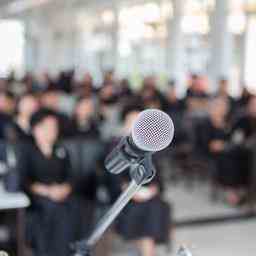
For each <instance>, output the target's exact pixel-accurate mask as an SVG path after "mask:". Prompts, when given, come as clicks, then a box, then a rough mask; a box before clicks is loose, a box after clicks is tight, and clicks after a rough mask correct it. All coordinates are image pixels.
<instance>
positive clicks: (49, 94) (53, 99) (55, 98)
mask: <svg viewBox="0 0 256 256" xmlns="http://www.w3.org/2000/svg"><path fill="white" fill-rule="evenodd" d="M59 96H60V93H59V91H57V90H48V91H45V92H44V93H43V94H42V96H41V105H42V107H44V108H48V109H51V110H54V111H58V108H59V100H60V97H59Z"/></svg>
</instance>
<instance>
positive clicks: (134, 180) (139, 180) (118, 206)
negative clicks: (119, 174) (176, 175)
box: [72, 154, 156, 256]
mask: <svg viewBox="0 0 256 256" xmlns="http://www.w3.org/2000/svg"><path fill="white" fill-rule="evenodd" d="M155 173H156V171H155V168H154V166H153V163H152V155H151V154H148V155H146V156H145V157H144V158H143V159H142V161H140V162H139V163H131V165H130V177H131V182H130V184H129V186H128V187H127V189H126V190H125V191H124V192H123V193H122V194H121V195H120V196H119V198H118V199H117V201H116V202H115V203H114V204H113V206H112V207H111V208H110V209H109V210H108V211H107V213H106V214H105V215H104V216H103V217H102V219H100V221H99V222H98V224H97V225H96V227H95V230H94V231H93V232H92V234H91V235H90V236H89V238H88V239H83V240H81V241H78V242H76V243H75V244H73V245H72V249H73V250H74V251H75V254H74V256H91V250H92V248H93V247H94V246H95V245H96V243H97V242H98V241H99V240H100V238H101V237H102V235H103V234H104V232H105V231H106V230H107V228H108V227H109V226H110V225H111V224H112V222H113V221H114V220H115V219H116V217H117V216H118V215H119V213H120V212H121V211H122V210H123V208H124V207H125V206H126V205H127V204H128V202H129V201H130V200H131V199H132V198H133V196H134V195H135V194H136V192H137V191H138V190H139V189H140V188H141V186H142V185H144V184H146V183H149V182H150V181H151V180H152V179H153V178H154V176H155Z"/></svg>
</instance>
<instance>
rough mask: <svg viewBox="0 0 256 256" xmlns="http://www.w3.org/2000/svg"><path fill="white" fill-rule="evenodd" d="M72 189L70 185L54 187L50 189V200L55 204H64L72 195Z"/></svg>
mask: <svg viewBox="0 0 256 256" xmlns="http://www.w3.org/2000/svg"><path fill="white" fill-rule="evenodd" d="M71 191H72V189H71V186H70V185H69V184H61V185H57V184H55V185H52V186H50V189H49V198H50V199H51V200H52V201H55V202H64V201H65V200H66V199H67V197H68V196H69V195H70V193H71Z"/></svg>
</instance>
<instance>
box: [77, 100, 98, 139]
mask: <svg viewBox="0 0 256 256" xmlns="http://www.w3.org/2000/svg"><path fill="white" fill-rule="evenodd" d="M95 105H96V104H95V102H94V100H93V98H92V97H86V98H81V99H80V100H79V102H78V103H77V105H76V107H75V111H74V120H73V123H74V125H75V135H76V136H77V135H82V137H83V138H85V137H88V138H90V137H91V138H95V137H100V132H99V122H100V117H99V116H98V114H97V112H96V106H95Z"/></svg>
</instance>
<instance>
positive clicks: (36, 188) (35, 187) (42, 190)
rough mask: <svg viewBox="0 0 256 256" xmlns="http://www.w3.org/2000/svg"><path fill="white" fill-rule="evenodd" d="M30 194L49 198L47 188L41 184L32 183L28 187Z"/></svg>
mask: <svg viewBox="0 0 256 256" xmlns="http://www.w3.org/2000/svg"><path fill="white" fill-rule="evenodd" d="M30 189H31V191H32V193H34V194H36V195H39V196H43V197H48V196H49V186H47V185H44V184H42V183H34V184H32V185H31V187H30Z"/></svg>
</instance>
